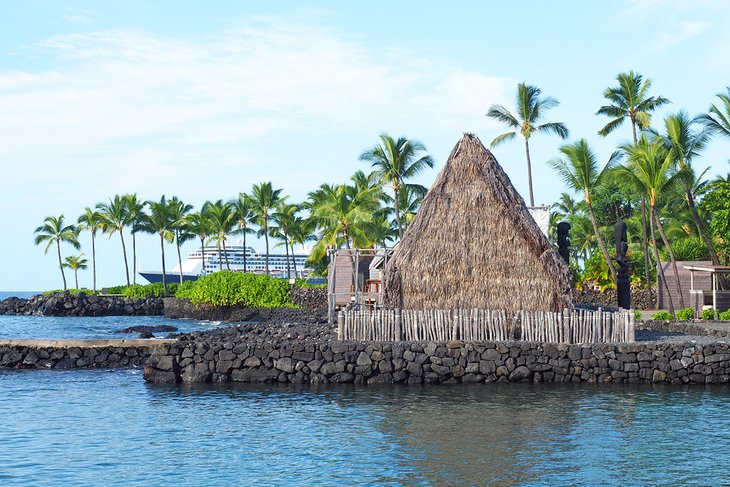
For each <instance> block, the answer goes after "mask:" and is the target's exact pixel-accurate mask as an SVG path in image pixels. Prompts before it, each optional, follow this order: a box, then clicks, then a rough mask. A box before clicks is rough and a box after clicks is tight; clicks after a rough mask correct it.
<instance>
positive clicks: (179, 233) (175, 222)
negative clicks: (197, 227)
mask: <svg viewBox="0 0 730 487" xmlns="http://www.w3.org/2000/svg"><path fill="white" fill-rule="evenodd" d="M168 207H169V212H170V219H171V220H172V226H171V228H172V232H173V234H174V236H175V247H176V248H177V265H178V269H180V284H182V283H183V268H182V256H181V255H180V245H182V244H184V243H185V242H187V241H188V240H191V239H192V238H194V237H195V235H194V234H192V233H190V232H187V231H186V228H185V216H186V215H187V214H188V213H190V212H191V211H192V209H193V205H189V204H187V203H183V202H182V201H181V200H180V199H178V197H177V196H173V197H172V198H170V201H169V202H168Z"/></svg>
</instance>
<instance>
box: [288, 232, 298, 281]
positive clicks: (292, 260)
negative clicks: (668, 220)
mask: <svg viewBox="0 0 730 487" xmlns="http://www.w3.org/2000/svg"><path fill="white" fill-rule="evenodd" d="M289 245H291V262H292V264H293V265H294V278H295V279H296V278H297V277H298V274H297V258H296V256H295V255H294V242H293V241H292V242H290V243H289Z"/></svg>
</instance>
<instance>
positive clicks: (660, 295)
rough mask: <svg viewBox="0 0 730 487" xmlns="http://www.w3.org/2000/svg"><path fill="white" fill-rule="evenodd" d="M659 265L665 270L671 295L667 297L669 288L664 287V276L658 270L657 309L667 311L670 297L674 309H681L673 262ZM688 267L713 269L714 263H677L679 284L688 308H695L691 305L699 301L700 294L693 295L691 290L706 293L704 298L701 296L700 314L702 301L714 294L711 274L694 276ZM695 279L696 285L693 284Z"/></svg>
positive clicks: (681, 261)
mask: <svg viewBox="0 0 730 487" xmlns="http://www.w3.org/2000/svg"><path fill="white" fill-rule="evenodd" d="M659 265H660V266H661V267H662V269H663V270H664V277H665V278H666V280H667V286H668V287H669V294H668V295H667V286H665V285H664V280H663V279H662V274H661V272H659V270H658V268H657V287H658V289H657V308H658V309H667V308H668V307H669V299H668V296H671V298H672V303H674V307H675V308H677V309H679V306H680V299H679V294H678V291H677V278H676V277H675V275H674V269H672V264H671V262H660V263H659ZM688 267H712V262H711V261H709V260H696V261H691V260H680V261H677V273H678V274H679V283H680V285H681V286H682V297H683V298H684V304H685V305H686V306H693V305H692V304H690V303H694V302H695V301H696V300H697V299H698V294H697V293H692V292H691V291H690V290H691V289H695V290H701V291H704V298H703V297H702V296H699V299H700V301H699V309H700V312H702V305H703V302H702V299H709V296H710V294H712V281H711V279H710V274H707V273H705V274H702V273H697V274H695V275H694V276H692V275H691V272H690V270H689V269H688ZM693 279H694V284H693V283H692V281H693ZM693 307H694V306H693Z"/></svg>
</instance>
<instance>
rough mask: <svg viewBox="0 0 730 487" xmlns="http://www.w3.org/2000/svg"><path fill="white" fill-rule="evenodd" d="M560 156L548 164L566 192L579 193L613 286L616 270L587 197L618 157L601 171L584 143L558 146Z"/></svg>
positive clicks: (614, 157)
mask: <svg viewBox="0 0 730 487" xmlns="http://www.w3.org/2000/svg"><path fill="white" fill-rule="evenodd" d="M560 152H561V153H562V154H563V156H564V158H562V159H561V158H557V159H552V160H551V161H549V162H548V164H549V165H550V166H551V167H552V168H553V169H554V170H555V171H556V172H557V173H558V174H559V175H560V177H562V178H563V181H564V182H565V184H566V185H567V186H568V188H570V189H572V190H573V191H581V192H583V196H584V197H585V202H586V205H587V206H588V213H589V214H590V216H591V223H592V224H593V232H594V233H595V235H596V240H597V242H598V246H599V247H600V249H601V252H602V253H603V258H604V259H606V264H608V269H609V270H610V271H611V276H612V277H613V281H614V282H616V268H615V267H614V265H613V261H612V260H611V257H610V256H609V255H608V251H607V250H606V245H605V244H604V243H603V239H602V238H601V232H600V231H599V230H598V223H597V222H596V214H595V213H594V212H593V205H592V204H591V193H592V192H594V191H595V190H597V189H598V188H600V187H601V185H602V183H603V180H604V178H605V177H606V174H608V172H609V171H610V170H611V167H612V165H613V163H614V162H615V160H616V157H617V156H618V154H617V153H614V154H613V155H612V156H611V158H610V159H609V161H608V163H607V164H606V165H605V166H604V167H603V168H601V167H600V165H599V162H598V158H597V157H596V155H595V153H594V152H593V151H592V150H591V148H590V147H589V146H588V142H587V141H586V140H585V139H580V140H579V141H578V142H575V143H573V144H566V145H563V146H561V147H560Z"/></svg>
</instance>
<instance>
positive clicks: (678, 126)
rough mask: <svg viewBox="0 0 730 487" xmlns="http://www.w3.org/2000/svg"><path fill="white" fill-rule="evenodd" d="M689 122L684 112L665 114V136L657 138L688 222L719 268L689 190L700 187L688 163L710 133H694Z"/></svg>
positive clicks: (704, 131)
mask: <svg viewBox="0 0 730 487" xmlns="http://www.w3.org/2000/svg"><path fill="white" fill-rule="evenodd" d="M693 123H694V122H693V120H691V119H690V118H689V115H687V112H685V111H680V112H679V113H676V114H672V115H669V116H667V117H666V118H665V119H664V128H665V133H664V134H663V135H661V136H660V137H661V140H662V141H663V143H664V145H665V147H666V148H667V150H668V151H669V155H670V157H671V158H672V161H673V162H674V164H675V165H676V167H677V169H679V171H680V181H681V183H682V187H683V189H684V199H685V202H686V203H687V206H688V208H689V211H690V213H691V215H692V219H693V220H694V222H695V225H696V226H697V229H698V231H699V234H700V238H701V239H702V241H703V242H704V243H705V246H706V247H707V250H708V251H709V253H710V258H711V259H712V263H713V264H714V265H720V258H719V257H718V255H717V251H716V250H715V246H714V245H713V243H712V240H710V238H709V236H708V234H707V230H706V229H705V224H704V222H703V221H702V219H701V218H700V215H699V212H698V211H697V207H696V204H695V195H694V193H693V189H694V188H696V187H697V186H698V184H701V181H697V178H696V175H695V171H694V168H693V167H692V160H693V159H694V158H695V156H697V155H698V154H699V153H700V152H701V151H702V150H704V149H705V147H707V143H708V142H709V140H710V131H709V130H708V129H704V130H694V129H693V127H692V125H693ZM700 179H701V176H700Z"/></svg>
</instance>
